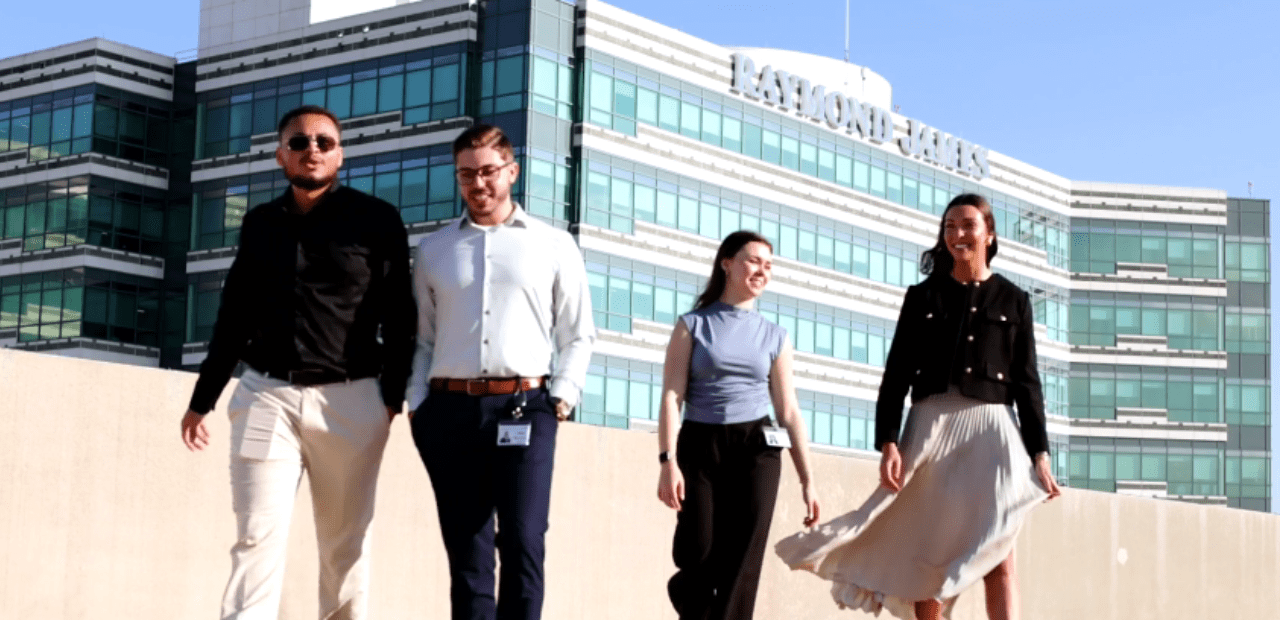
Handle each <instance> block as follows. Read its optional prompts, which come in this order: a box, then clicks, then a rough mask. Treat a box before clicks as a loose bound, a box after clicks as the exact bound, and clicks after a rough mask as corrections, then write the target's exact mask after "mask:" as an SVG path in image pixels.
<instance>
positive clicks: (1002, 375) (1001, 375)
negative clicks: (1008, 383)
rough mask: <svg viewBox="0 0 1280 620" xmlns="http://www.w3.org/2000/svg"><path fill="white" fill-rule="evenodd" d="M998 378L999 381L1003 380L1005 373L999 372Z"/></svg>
mask: <svg viewBox="0 0 1280 620" xmlns="http://www.w3.org/2000/svg"><path fill="white" fill-rule="evenodd" d="M996 378H997V379H1003V378H1004V373H1002V372H998V373H996Z"/></svg>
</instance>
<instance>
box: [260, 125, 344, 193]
mask: <svg viewBox="0 0 1280 620" xmlns="http://www.w3.org/2000/svg"><path fill="white" fill-rule="evenodd" d="M339 136H340V134H339V133H338V126H337V125H335V124H334V122H333V121H332V120H329V117H327V116H324V115H323V114H301V115H299V116H298V117H297V118H294V119H293V120H292V121H290V122H289V126H288V127H285V129H284V131H282V132H280V144H279V146H277V147H276V162H277V163H279V164H280V167H281V168H283V169H284V174H285V177H286V178H288V179H289V183H290V184H291V185H293V186H294V187H297V188H299V189H303V190H318V189H323V188H325V187H328V186H330V185H332V184H333V182H334V181H336V180H337V179H338V168H341V167H342V146H341V142H339ZM298 138H303V139H308V144H307V146H306V148H304V149H303V150H301V151H295V150H292V149H291V148H290V146H289V142H290V140H294V139H298ZM300 143H301V142H299V144H300ZM323 148H328V149H329V150H327V151H326V150H323Z"/></svg>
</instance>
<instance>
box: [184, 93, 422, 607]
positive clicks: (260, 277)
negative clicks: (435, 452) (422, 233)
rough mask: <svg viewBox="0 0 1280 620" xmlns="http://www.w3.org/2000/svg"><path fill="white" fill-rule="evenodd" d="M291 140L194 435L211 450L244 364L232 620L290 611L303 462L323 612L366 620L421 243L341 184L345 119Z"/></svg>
mask: <svg viewBox="0 0 1280 620" xmlns="http://www.w3.org/2000/svg"><path fill="white" fill-rule="evenodd" d="M279 138H280V144H279V146H278V147H277V148H276V162H277V163H278V164H279V165H280V167H281V169H282V170H283V172H284V175H285V177H286V178H288V179H289V189H288V190H287V191H285V192H284V194H283V195H281V196H280V197H278V198H276V199H275V200H272V201H271V202H268V203H266V204H262V205H259V206H257V207H254V208H253V209H252V210H250V211H249V212H248V213H247V214H246V215H245V217H244V223H243V225H242V226H241V228H240V246H239V248H238V250H237V252H236V257H235V261H234V262H233V263H232V264H231V270H230V272H228V274H227V279H226V282H225V284H224V285H223V289H222V305H221V307H220V308H219V309H218V318H217V323H216V324H215V325H214V331H213V338H212V339H211V340H210V341H209V353H208V356H207V357H206V358H205V360H204V363H203V364H201V366H200V378H199V379H198V380H197V382H196V386H195V391H194V394H193V395H192V397H191V404H190V409H189V410H188V411H187V413H186V415H185V416H184V417H183V419H182V439H183V442H184V443H185V444H186V446H187V448H188V449H190V450H193V451H199V450H203V449H204V448H205V447H207V446H208V445H209V443H210V436H209V431H208V429H207V428H206V425H205V422H204V416H205V414H207V413H208V412H209V410H210V409H212V408H213V406H214V403H215V402H216V401H217V399H218V395H219V394H220V393H221V392H222V389H223V388H224V387H225V386H226V384H227V382H228V381H229V380H230V377H231V374H232V372H233V370H234V369H235V367H236V365H237V363H238V362H240V361H243V362H244V363H245V365H246V368H245V371H244V374H243V376H242V377H241V379H240V383H239V386H238V387H237V388H236V389H235V392H234V393H233V394H232V396H231V400H230V402H229V403H228V405H227V412H228V414H229V415H230V418H231V437H230V448H231V490H232V507H233V508H234V510H235V513H236V526H237V531H238V536H239V538H238V540H237V542H236V544H235V545H234V546H233V547H232V549H231V560H232V561H231V579H230V581H229V582H228V584H227V589H226V593H225V595H224V597H223V601H222V615H221V617H222V618H224V619H230V618H274V617H276V615H277V614H278V613H279V608H280V591H281V586H282V581H283V577H284V561H285V552H286V546H287V543H288V532H289V522H290V517H291V513H292V509H293V504H294V494H295V493H296V491H297V488H298V483H299V480H300V478H301V475H302V471H303V470H304V469H305V470H306V471H307V473H308V479H309V480H310V483H311V497H312V505H313V511H314V514H315V524H316V539H317V544H318V545H319V548H320V616H321V617H322V618H332V619H335V620H356V619H362V618H367V617H368V616H367V599H368V587H369V577H368V575H369V549H370V540H369V536H368V535H367V532H368V528H369V523H370V521H371V520H372V519H373V507H374V491H375V488H376V483H377V477H378V468H379V466H380V465H381V463H382V451H383V448H384V447H385V446H386V441H387V435H388V431H389V429H390V423H391V421H392V420H393V419H394V418H395V415H396V414H397V413H399V412H400V409H401V407H402V406H403V401H404V391H405V382H406V380H407V378H408V374H409V367H410V362H411V359H412V357H413V339H414V334H415V331H416V326H415V323H416V320H417V315H416V309H415V307H414V302H413V296H412V291H411V287H410V280H409V240H408V236H407V235H406V233H405V228H404V224H403V223H402V222H401V220H400V215H399V213H398V212H397V211H396V209H395V207H392V206H391V205H389V204H387V203H386V202H384V201H382V200H379V199H377V198H374V197H372V196H368V195H366V194H363V193H361V192H358V191H356V190H354V189H351V188H347V187H341V186H339V185H338V182H337V178H338V169H339V168H340V167H341V166H342V146H341V134H340V129H339V126H338V119H337V117H335V116H334V115H333V113H332V112H330V111H328V110H326V109H324V108H321V107H318V106H303V107H301V108H298V109H295V110H292V111H290V112H288V113H286V114H285V115H284V117H283V118H282V119H281V120H280V126H279ZM379 337H380V338H381V341H379Z"/></svg>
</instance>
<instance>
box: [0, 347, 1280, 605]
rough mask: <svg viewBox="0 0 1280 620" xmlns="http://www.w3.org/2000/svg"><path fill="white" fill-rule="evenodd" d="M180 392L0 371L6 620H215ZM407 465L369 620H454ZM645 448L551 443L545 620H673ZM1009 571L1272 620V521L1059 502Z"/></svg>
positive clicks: (221, 529)
mask: <svg viewBox="0 0 1280 620" xmlns="http://www.w3.org/2000/svg"><path fill="white" fill-rule="evenodd" d="M194 381H195V376H194V375H192V374H189V373H182V372H174V371H162V370H152V369H144V368H136V367H131V366H124V365H117V364H107V363H100V362H90V361H83V360H72V359H67V358H60V357H54V356H46V355H40V354H34V353H25V352H18V351H11V350H0V386H3V387H2V388H0V390H2V391H0V429H3V430H0V472H3V473H0V476H3V482H0V617H4V618H39V619H41V620H61V619H93V620H115V619H129V620H153V619H154V620H174V619H185V618H197V619H199V618H206V619H207V618H216V617H217V614H218V606H219V601H220V599H221V595H222V588H223V585H224V583H225V579H226V577H227V571H228V570H229V567H230V556H229V553H228V552H229V549H230V546H231V544H232V542H233V539H234V537H235V524H234V520H233V518H232V514H231V495H230V483H229V481H228V474H227V463H228V445H227V435H228V424H227V420H226V415H225V412H224V410H222V409H218V410H217V411H215V412H213V413H212V414H210V415H211V417H210V420H211V430H212V432H213V447H212V448H211V449H210V450H206V451H205V452H203V453H200V454H191V453H189V452H187V451H186V449H185V448H184V447H183V446H182V443H181V441H180V440H179V436H178V421H179V419H180V417H181V415H182V413H183V411H184V410H185V409H186V403H187V399H188V398H189V396H190V391H191V387H192V385H193V384H194ZM229 394H230V392H229V391H227V392H224V396H223V398H222V399H221V401H222V402H224V403H225V401H226V400H227V398H226V397H227V395H229ZM412 444H413V442H412V440H411V439H410V437H409V433H408V427H407V425H406V423H405V421H404V420H403V419H397V420H396V422H395V424H394V427H393V429H392V434H391V442H390V444H389V446H388V449H387V454H386V459H385V461H384V465H383V471H382V476H381V480H380V487H379V496H378V514H377V518H376V519H375V521H374V537H375V548H374V582H373V602H372V607H373V608H372V610H371V611H372V614H371V617H373V618H379V619H382V618H391V619H398V618H447V617H448V573H447V568H446V564H445V557H444V552H443V548H442V546H441V543H440V537H439V530H438V527H437V521H436V514H435V504H434V501H433V499H432V494H431V485H430V483H429V481H428V479H427V476H426V473H425V471H424V470H423V468H422V465H421V463H420V462H419V460H418V456H417V453H416V451H415V450H414V448H413V445H412ZM655 446H656V441H655V440H654V437H653V435H651V434H647V433H642V432H637V431H620V430H611V429H603V428H596V427H590V426H583V425H579V424H566V425H563V426H562V427H561V429H560V436H559V448H558V454H557V462H556V472H555V481H554V488H553V501H552V508H551V531H550V533H549V534H548V552H547V599H546V608H545V613H544V617H546V618H547V619H548V620H579V619H581V620H586V619H588V618H589V619H592V620H597V619H599V618H610V619H615V618H616V619H623V620H630V619H635V620H655V619H658V620H661V619H672V618H675V614H674V613H673V612H672V611H671V609H670V605H669V604H668V603H667V601H666V595H665V583H666V579H667V578H668V577H669V576H670V574H671V572H672V564H671V556H670V544H671V534H672V530H673V528H674V524H675V516H674V514H673V513H672V512H671V511H670V510H668V509H666V508H665V507H663V506H662V505H661V504H659V502H658V501H657V499H656V494H655V489H656V480H657V464H656V462H655V459H654V458H653V455H654V454H655V452H656V447H655ZM815 461H816V468H815V472H816V476H817V478H816V479H817V482H818V487H819V490H820V493H821V494H822V502H823V509H824V513H825V515H826V516H827V517H833V516H835V515H836V514H838V513H841V512H845V511H848V510H852V509H853V508H855V507H857V506H858V505H859V504H861V502H862V501H863V500H864V499H865V498H866V496H867V494H868V493H869V492H870V491H871V489H872V488H873V487H874V485H875V479H876V474H875V464H874V463H873V462H871V461H865V460H859V459H851V458H842V457H835V456H827V455H818V456H817V457H816V458H815ZM310 504H311V502H310V498H309V496H308V493H307V490H306V483H305V480H304V482H303V484H302V485H301V488H300V490H299V493H298V501H297V508H296V510H295V517H294V525H293V530H292V532H291V542H290V545H291V546H290V557H289V569H288V574H287V577H286V593H285V603H284V607H283V609H282V612H281V618H285V619H289V620H292V619H299V620H301V619H307V620H309V619H311V618H315V617H316V602H315V596H316V574H317V573H316V558H315V552H314V544H313V542H312V537H313V532H314V530H313V528H312V526H311V505H310ZM802 508H803V506H802V505H801V502H800V493H799V489H798V486H797V484H796V481H795V475H794V472H793V470H792V469H791V467H790V465H785V466H784V473H783V486H782V489H781V490H780V492H779V503H778V508H777V512H776V515H775V519H774V527H773V532H772V538H773V539H774V540H776V539H778V538H781V537H782V536H785V535H788V534H790V533H792V532H794V531H796V530H797V529H798V528H799V527H800V519H801V515H802ZM940 517H945V515H940ZM824 520H825V519H824ZM1017 565H1018V570H1019V576H1020V580H1021V583H1022V588H1023V591H1022V599H1023V606H1024V617H1025V618H1035V619H1037V620H1057V619H1062V620H1067V619H1072V620H1075V619H1079V618H1090V619H1111V618H1115V619H1120V618H1124V619H1126V620H1129V619H1134V620H1137V619H1144V618H1150V619H1153V620H1154V619H1157V618H1158V619H1160V620H1169V619H1181V618H1186V619H1193V618H1194V619H1202V618H1246V617H1251V618H1274V617H1277V616H1278V615H1280V614H1278V613H1277V611H1276V610H1277V609H1280V518H1277V517H1276V516H1274V515H1267V514H1260V513H1253V512H1245V511H1239V510H1231V509H1228V508H1222V507H1207V506H1193V505H1187V504H1178V503H1173V502H1167V501H1157V500H1149V499H1142V498H1134V497H1121V496H1116V495H1110V494H1103V493H1094V492H1089V491H1080V490H1075V489H1068V490H1066V493H1065V495H1064V496H1063V498H1062V499H1061V500H1058V501H1055V502H1052V503H1050V504H1047V505H1045V506H1042V507H1040V508H1039V509H1037V510H1036V511H1035V512H1034V513H1033V515H1032V517H1031V518H1030V519H1029V520H1028V521H1027V523H1026V525H1025V526H1024V528H1023V531H1022V534H1021V537H1020V539H1019V544H1018V551H1017ZM827 592H828V587H827V585H826V584H825V583H824V582H822V581H820V580H818V579H817V578H815V577H813V576H812V575H810V574H808V573H793V572H790V571H788V570H786V569H785V567H783V566H782V564H781V563H780V562H779V561H778V560H777V559H776V558H775V557H773V556H772V554H770V555H769V556H768V557H766V560H765V570H764V576H763V579H762V583H761V592H760V600H759V604H758V605H757V614H756V617H758V618H761V619H762V620H784V619H791V618H804V619H814V620H820V619H827V618H830V619H837V618H844V619H853V618H864V617H869V616H866V615H863V614H861V613H854V612H848V611H838V610H837V609H836V608H835V606H834V604H833V603H832V602H831V600H830V598H829V596H828V594H827ZM882 617H885V616H882ZM982 617H984V614H983V604H982V593H981V587H980V586H979V587H976V588H972V589H970V591H968V592H966V593H965V594H964V595H963V596H962V597H961V599H960V604H959V606H958V608H957V613H956V615H955V618H956V619H957V620H963V619H969V618H975V619H976V618H982Z"/></svg>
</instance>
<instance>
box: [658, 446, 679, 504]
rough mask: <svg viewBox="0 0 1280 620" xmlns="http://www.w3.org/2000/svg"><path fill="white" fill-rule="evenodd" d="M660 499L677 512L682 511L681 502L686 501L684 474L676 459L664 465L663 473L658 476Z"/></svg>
mask: <svg viewBox="0 0 1280 620" xmlns="http://www.w3.org/2000/svg"><path fill="white" fill-rule="evenodd" d="M658 499H659V500H661V501H662V503H664V504H666V505H667V506H670V507H671V508H672V509H674V510H675V511H676V512H679V511H680V502H683V501H684V474H682V473H680V468H679V467H676V462H675V459H672V460H669V461H667V462H666V463H663V464H662V473H661V474H660V475H659V476H658Z"/></svg>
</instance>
